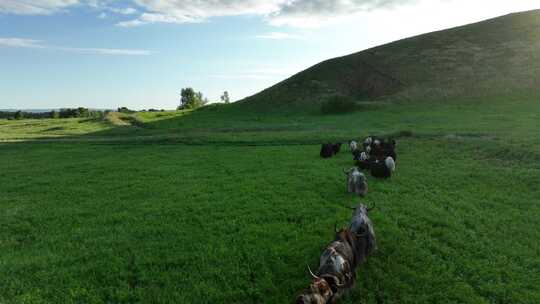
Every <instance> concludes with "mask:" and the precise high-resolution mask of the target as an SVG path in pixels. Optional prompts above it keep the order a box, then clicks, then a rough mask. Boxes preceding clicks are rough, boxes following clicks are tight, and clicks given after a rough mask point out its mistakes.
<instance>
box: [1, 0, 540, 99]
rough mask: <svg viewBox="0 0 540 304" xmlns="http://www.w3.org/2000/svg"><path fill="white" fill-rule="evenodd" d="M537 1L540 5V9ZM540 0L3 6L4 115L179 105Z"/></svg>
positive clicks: (220, 0) (25, 0)
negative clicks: (195, 95)
mask: <svg viewBox="0 0 540 304" xmlns="http://www.w3.org/2000/svg"><path fill="white" fill-rule="evenodd" d="M535 2H536V3H535ZM536 8H540V4H538V1H537V0H534V1H529V0H513V1H498V0H476V1H475V0H336V1H328V0H269V1H258V0H207V1H205V0H198V1H196V0H187V1H182V0H124V1H112V0H0V108H27V109H28V108H57V107H75V106H85V107H93V108H116V107H118V106H128V107H130V108H135V109H143V108H166V109H172V108H175V107H176V105H177V104H178V99H179V98H178V93H179V91H180V89H181V88H182V87H187V86H191V87H194V88H195V89H196V90H199V91H202V92H203V93H204V94H205V96H207V97H208V98H209V99H210V100H212V101H218V100H219V96H220V94H221V93H222V92H223V91H224V90H227V91H229V92H230V95H231V97H232V98H233V99H234V100H237V99H240V98H243V97H245V96H249V95H251V94H254V93H256V92H258V91H260V90H262V89H264V88H266V87H268V86H271V85H273V84H275V83H277V82H279V81H281V80H283V79H285V78H287V77H289V76H291V75H293V74H294V73H296V72H299V71H301V70H303V69H305V68H307V67H309V66H311V65H313V64H316V63H318V62H320V61H322V60H325V59H328V58H332V57H336V56H342V55H346V54H349V53H353V52H357V51H360V50H363V49H366V48H369V47H372V46H375V45H379V44H383V43H386V42H390V41H393V40H397V39H400V38H404V37H408V36H412V35H416V34H421V33H425V32H430V31H434V30H439V29H443V28H448V27H452V26H457V25H462V24H467V23H470V22H475V21H480V20H483V19H487V18H490V17H495V16H498V15H502V14H506V13H510V12H516V11H522V10H528V9H536Z"/></svg>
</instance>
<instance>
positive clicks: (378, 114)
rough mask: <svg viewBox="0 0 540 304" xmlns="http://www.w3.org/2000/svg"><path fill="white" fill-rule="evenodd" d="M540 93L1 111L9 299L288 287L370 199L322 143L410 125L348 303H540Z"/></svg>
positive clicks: (261, 299) (2, 244) (236, 294)
mask: <svg viewBox="0 0 540 304" xmlns="http://www.w3.org/2000/svg"><path fill="white" fill-rule="evenodd" d="M538 105H539V103H538V99H536V98H532V97H529V98H527V97H524V98H512V99H505V98H496V99H488V98H484V99H482V100H461V101H455V102H447V103H437V102H433V103H427V104H426V103H408V104H400V103H396V104H394V103H382V104H369V105H366V106H365V108H364V109H363V110H362V111H359V112H355V113H351V114H346V115H335V116H321V115H318V114H316V113H315V112H314V111H305V112H303V113H300V114H295V113H291V112H283V113H280V112H275V113H266V114H260V113H257V112H252V111H248V110H245V109H243V108H242V107H238V106H235V105H231V106H229V107H223V106H219V107H217V106H213V107H208V108H204V109H201V110H197V111H193V112H164V113H139V114H136V115H134V116H133V117H132V118H130V120H128V121H130V122H132V125H127V126H119V125H117V124H114V123H111V122H110V121H96V120H93V121H84V120H78V119H69V120H22V121H7V120H4V121H2V120H0V139H1V140H2V141H3V143H0V173H1V174H0V194H1V195H0V206H1V209H0V210H1V212H0V303H288V302H290V301H291V300H292V299H293V298H294V295H295V294H296V293H297V292H298V291H300V290H301V289H303V288H304V287H306V286H307V285H308V283H309V280H310V278H309V275H308V273H307V265H310V266H311V267H312V268H316V267H317V263H318V257H319V254H320V251H321V250H322V249H323V247H324V246H325V245H326V244H327V243H328V242H329V241H330V240H331V239H332V237H333V228H334V224H335V223H338V225H343V226H344V225H346V223H347V221H348V220H349V218H350V215H351V211H350V210H349V209H348V208H347V207H349V206H352V205H353V204H354V203H355V202H356V201H357V200H356V199H355V198H354V197H353V196H352V195H349V194H347V193H346V191H345V178H344V176H343V173H342V171H341V170H342V169H343V168H346V167H350V166H351V165H352V164H353V162H352V160H351V159H352V158H351V157H350V155H349V153H348V152H343V153H341V154H340V155H338V156H337V157H335V158H332V159H329V160H322V159H320V158H319V156H318V153H319V145H318V144H319V143H320V142H323V141H327V140H345V139H349V138H358V139H359V138H360V137H361V136H365V135H367V134H372V133H375V134H399V132H401V131H410V132H412V136H409V137H400V138H398V148H397V152H398V164H397V166H398V169H397V172H396V175H395V176H394V177H392V179H391V180H387V181H378V180H374V179H371V178H370V179H369V186H370V190H369V193H368V195H367V197H366V199H365V200H364V202H365V203H366V204H368V205H376V206H377V208H376V211H373V213H372V214H371V217H372V220H373V222H374V225H375V231H376V235H377V240H378V247H379V250H378V251H377V252H376V253H375V254H374V255H373V256H372V257H371V258H370V260H369V262H368V264H366V265H364V266H363V268H362V269H361V270H360V271H359V280H358V283H357V286H356V288H355V289H354V290H353V291H352V292H351V293H350V294H349V295H348V296H347V297H346V298H345V299H344V301H343V303H540V271H539V269H540V258H539V256H540V242H539V241H538V240H539V239H540V188H539V187H538V181H539V180H540V165H539V164H540V162H539V161H540V136H539V135H540V134H539V132H540V129H539V127H540V125H539V124H538V122H539V121H540V111H539V110H538ZM60 128H61V129H60Z"/></svg>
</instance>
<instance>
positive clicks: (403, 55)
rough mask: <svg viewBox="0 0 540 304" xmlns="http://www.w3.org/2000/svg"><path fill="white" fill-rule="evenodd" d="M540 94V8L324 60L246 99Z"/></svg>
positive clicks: (289, 100) (276, 102) (285, 101)
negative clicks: (332, 96)
mask: <svg viewBox="0 0 540 304" xmlns="http://www.w3.org/2000/svg"><path fill="white" fill-rule="evenodd" d="M518 91H519V92H526V93H534V94H538V95H540V10H535V11H528V12H523V13H516V14H510V15H506V16H502V17H499V18H495V19H491V20H487V21H483V22H479V23H475V24H470V25H466V26H462V27H457V28H453V29H448V30H444V31H439V32H433V33H429V34H425V35H421V36H417V37H412V38H408V39H404V40H400V41H396V42H393V43H390V44H386V45H382V46H379V47H375V48H372V49H368V50H365V51H362V52H359V53H355V54H351V55H348V56H344V57H340V58H334V59H330V60H327V61H324V62H322V63H319V64H317V65H315V66H313V67H311V68H309V69H307V70H305V71H303V72H300V73H298V74H296V75H294V76H292V77H291V78H289V79H287V80H285V81H283V82H281V83H279V84H277V85H275V86H273V87H271V88H269V89H266V90H264V91H262V92H260V93H258V94H256V95H254V96H251V97H248V98H246V99H245V100H244V102H252V103H258V104H270V105H272V106H276V105H283V104H285V105H289V104H291V103H295V102H304V103H308V104H309V103H317V102H319V101H320V100H322V99H324V98H326V97H327V96H331V95H342V96H348V97H352V98H355V99H360V100H365V99H382V98H392V99H446V98H456V97H463V96H467V97H471V96H488V95H489V96H494V95H498V94H515V93H516V92H518Z"/></svg>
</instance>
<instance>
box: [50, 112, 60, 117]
mask: <svg viewBox="0 0 540 304" xmlns="http://www.w3.org/2000/svg"><path fill="white" fill-rule="evenodd" d="M51 118H60V113H58V112H57V111H52V112H51Z"/></svg>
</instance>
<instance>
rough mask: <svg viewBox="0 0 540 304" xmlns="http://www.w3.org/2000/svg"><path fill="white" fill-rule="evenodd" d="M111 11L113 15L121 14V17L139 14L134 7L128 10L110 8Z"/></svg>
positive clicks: (127, 8)
mask: <svg viewBox="0 0 540 304" xmlns="http://www.w3.org/2000/svg"><path fill="white" fill-rule="evenodd" d="M109 10H110V11H111V12H113V13H117V14H120V15H133V14H136V13H137V10H136V9H134V8H133V7H126V8H114V7H111V8H109Z"/></svg>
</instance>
